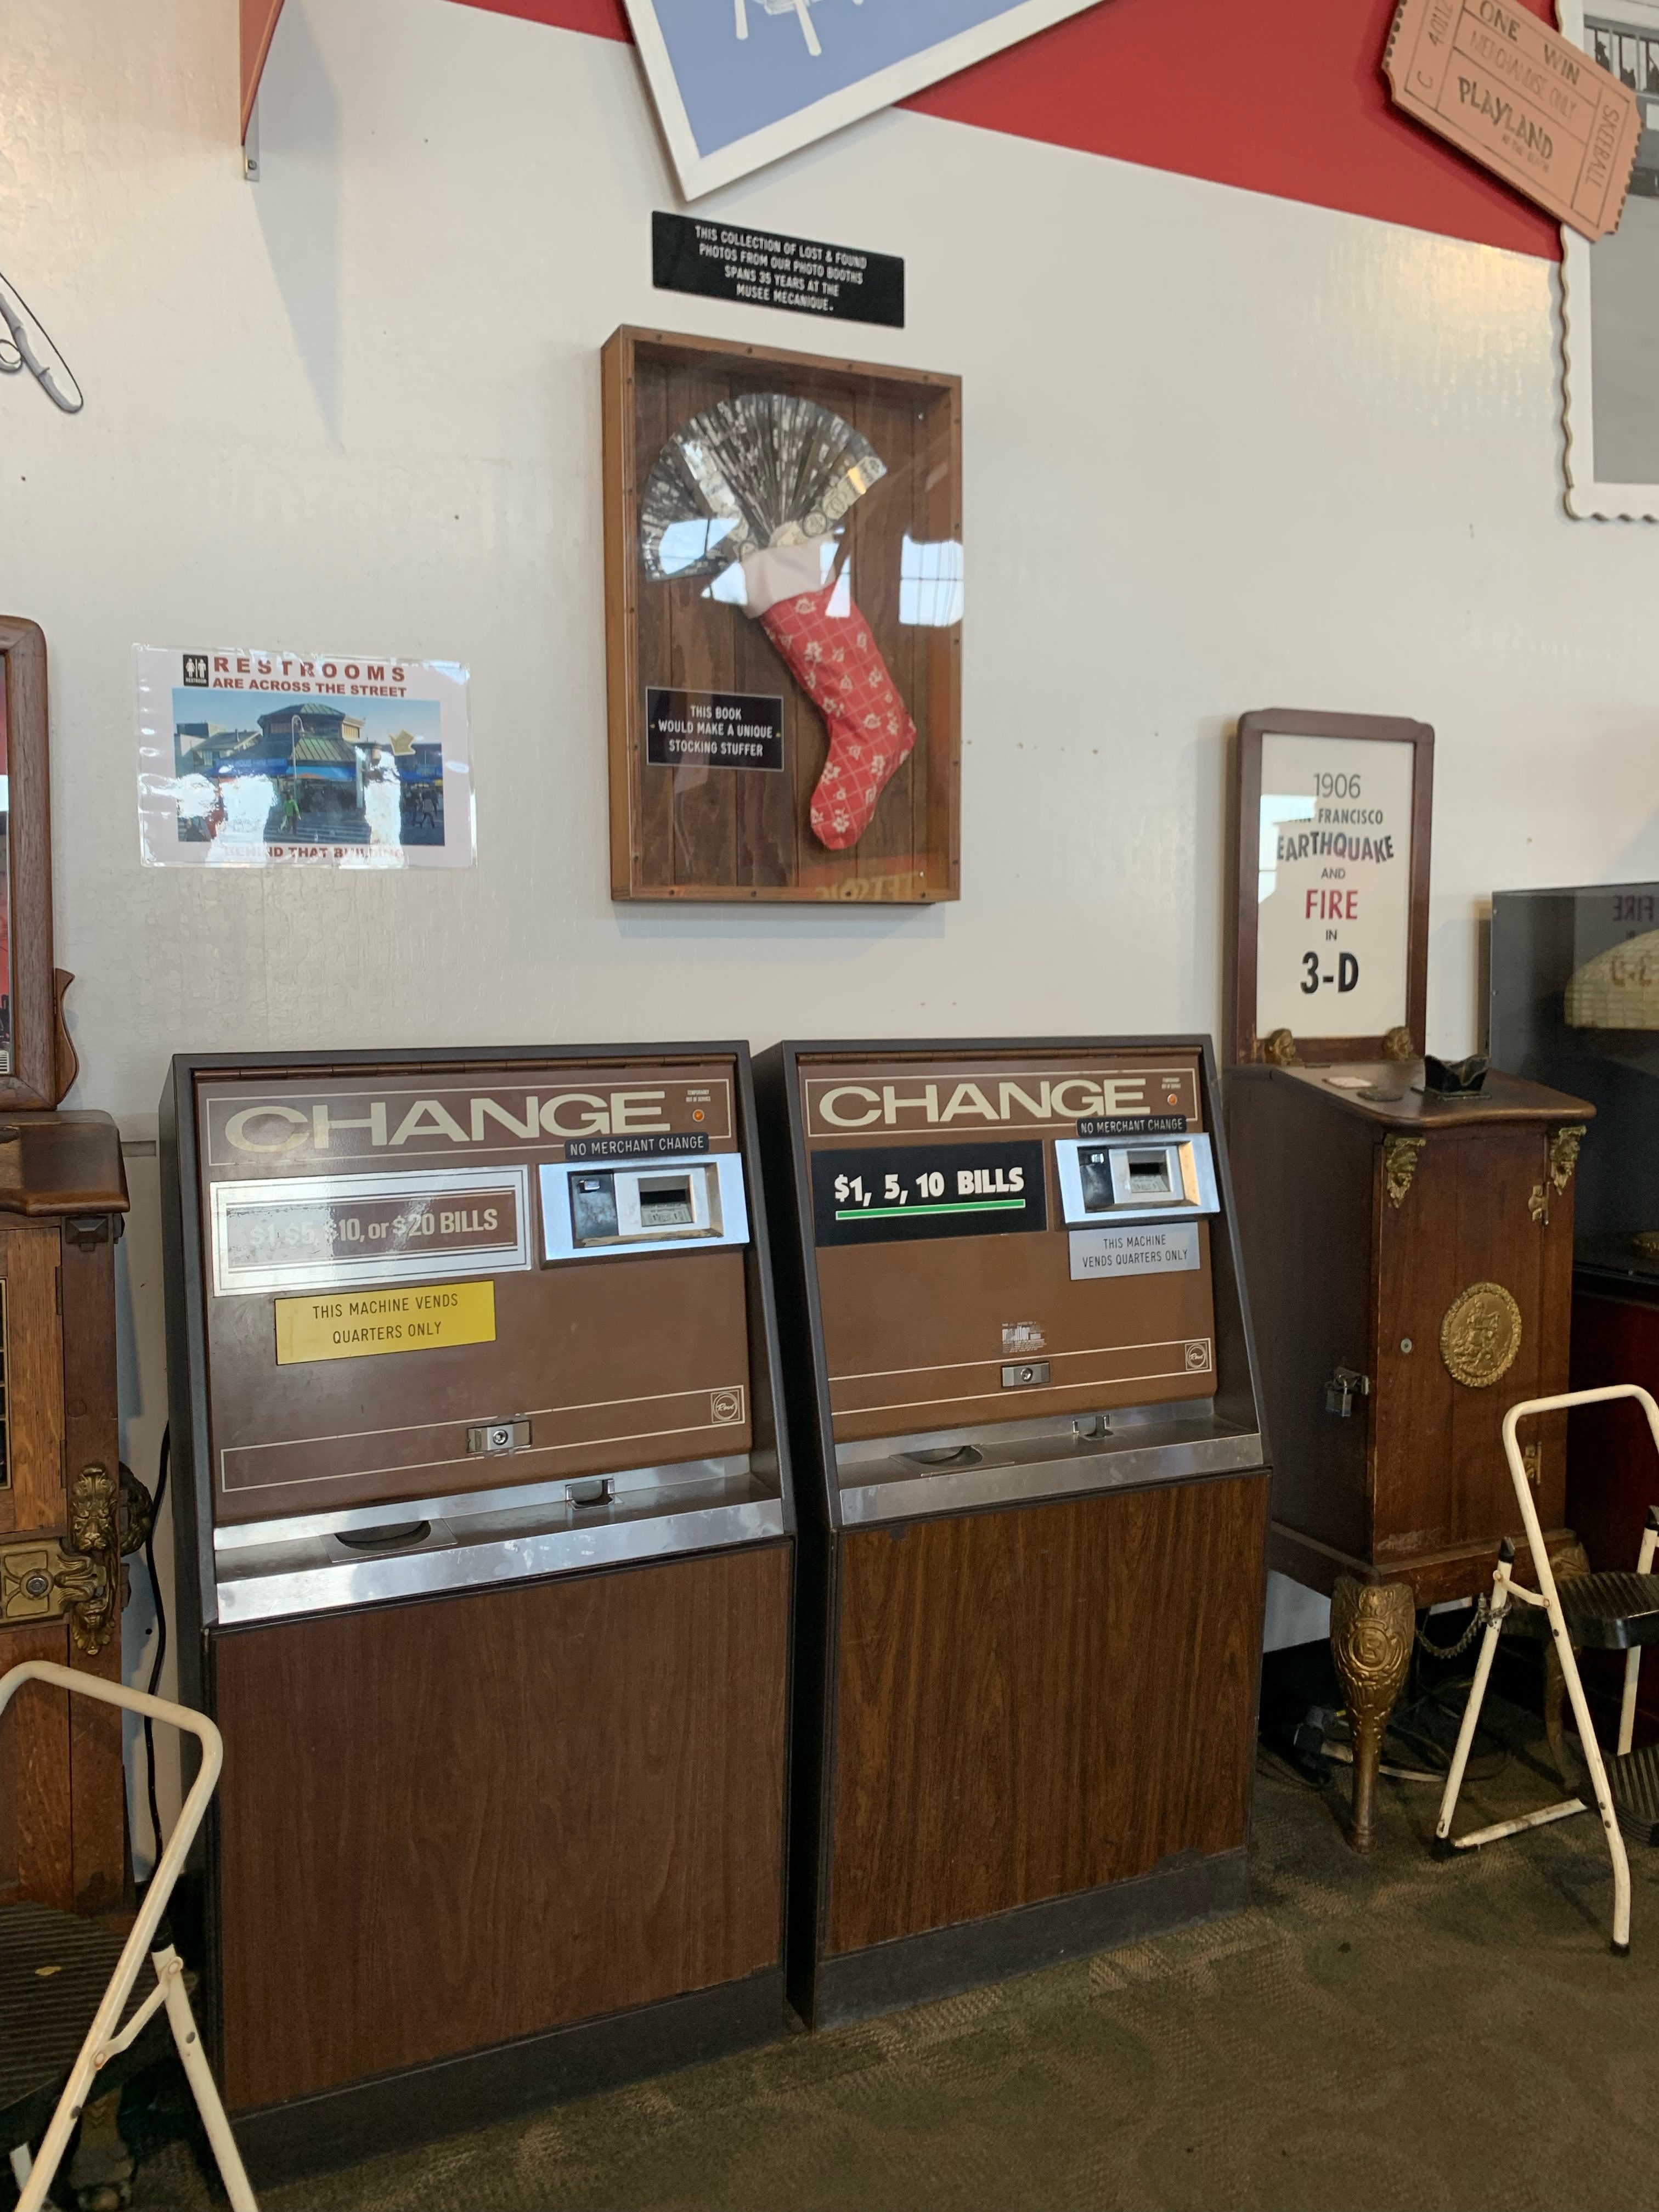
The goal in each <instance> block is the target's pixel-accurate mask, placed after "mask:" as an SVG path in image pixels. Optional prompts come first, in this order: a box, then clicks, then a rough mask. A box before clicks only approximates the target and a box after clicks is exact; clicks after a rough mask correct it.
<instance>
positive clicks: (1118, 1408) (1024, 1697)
mask: <svg viewBox="0 0 1659 2212" xmlns="http://www.w3.org/2000/svg"><path fill="white" fill-rule="evenodd" d="M757 1088H758V1091H759V1094H760V1098H761V1106H762V1112H763V1116H764V1118H765V1128H766V1145H767V1166H768V1174H769V1189H770V1193H771V1198H772V1206H773V1217H774V1222H775V1238H776V1250H777V1266H778V1279H779V1297H780V1308H781V1323H782V1328H783V1335H784V1341H785V1344H786V1346H787V1351H788V1357H789V1370H788V1371H789V1374H790V1377H791V1382H792V1386H793V1391H794V1395H793V1402H792V1418H793V1433H794V1436H795V1439H796V1461H797V1465H798V1466H799V1467H800V1468H804V1470H805V1473H804V1474H803V1476H802V1479H801V1484H800V1492H801V1522H802V1525H801V1535H800V1543H801V1581H800V1596H799V1609H800V1625H799V1636H798V1647H797V1699H796V1707H795V1711H796V1735H795V1749H794V1764H793V1786H792V1799H793V1810H792V1872H791V1905H790V1923H791V1925H790V1949H789V1976H790V1993H791V1996H792V1998H793V2002H795V2004H796V2006H797V2008H799V2010H800V2012H801V2013H802V2015H804V2016H805V2018H806V2019H808V2020H809V2021H813V2022H816V2023H822V2022H826V2021H836V2020H843V2019H848V2018H853V2017H856V2016H858V2015H861V2014H867V2013H870V2012H873V2011H877V2010H879V2009H881V2008H884V2007H887V2006H890V2005H895V2004H902V2003H906V2002H914V2001H915V2000H917V1999H920V1998H924V1997H929V1996H939V1995H941V1994H943V1993H945V1992H946V1991H949V1990H956V1989H960V1988H963V1987H964V1986H966V1985H968V1984H971V1983H975V1982H980V1981H984V1980H987V1979H990V1978H994V1977H996V1976H998V1975H1002V1974H1007V1973H1012V1972H1020V1971H1023V1970H1024V1969H1026V1968H1028V1967H1032V1966H1039V1965H1042V1964H1044V1963H1046V1962H1048V1961H1049V1960H1054V1959H1057V1958H1060V1957H1061V1956H1065V1955H1068V1954H1071V1953H1073V1952H1074V1951H1077V1950H1079V1949H1087V1948H1094V1947H1099V1946H1102V1945H1104V1944H1108V1943H1111V1942H1122V1941H1127V1940H1129V1939H1131V1938H1133V1937H1138V1936H1143V1935H1146V1934H1149V1933H1152V1932H1154V1931H1156V1930H1158V1929H1166V1928H1170V1927H1173V1926H1176V1925H1177V1924H1179V1923H1182V1922H1183V1921H1187V1920H1191V1919H1195V1918H1200V1917H1206V1916H1207V1915H1210V1914H1213V1913H1218V1912H1222V1911H1232V1910H1236V1909H1237V1908H1238V1907H1240V1906H1242V1905H1243V1903H1244V1901H1245V1862H1244V1850H1245V1836H1246V1825H1247V1820H1248V1814H1249V1790H1250V1775H1251V1770H1252V1762H1253V1754H1254V1741H1255V1701H1256V1681H1257V1674H1258V1668H1259V1661H1260V1653H1261V1608H1262V1593H1263V1580H1264V1573H1265V1564H1264V1547H1265V1543H1266V1537H1267V1486H1268V1477H1267V1469H1266V1466H1265V1450H1264V1444H1263V1438H1262V1434H1261V1419H1260V1417H1259V1414H1258V1412H1257V1406H1256V1393H1255V1376H1254V1362H1253V1358H1252V1353H1251V1348H1250V1341H1249V1323H1248V1321H1247V1319H1246V1315H1245V1308H1244V1300H1243V1285H1242V1283H1241V1280H1240V1276H1239V1271H1238V1267H1237V1256H1236V1254H1235V1250H1234V1228H1233V1218H1232V1204H1231V1192H1230V1190H1229V1188H1228V1180H1227V1170H1226V1162H1225V1154H1224V1151H1223V1146H1222V1141H1221V1135H1220V1124H1219V1119H1218V1110H1217V1098H1216V1091H1215V1083H1214V1074H1213V1068H1212V1060H1211V1055H1210V1048H1209V1044H1208V1042H1207V1040H1206V1039H1204V1038H1201V1037H1175V1038H1170V1037H1164V1038H1153V1039H1150V1040H1145V1041H1140V1042H1117V1041H1115V1040H1105V1039H1087V1040H1080V1041H1079V1040H1061V1041H1058V1042H1049V1041H1044V1042H967V1043H963V1042H948V1043H947V1042H939V1043H914V1044H898V1043H877V1044H784V1045H780V1046H778V1047H776V1048H774V1049H773V1050H772V1051H771V1052H769V1053H767V1054H763V1055H762V1056H761V1058H760V1059H759V1060H758V1061H757Z"/></svg>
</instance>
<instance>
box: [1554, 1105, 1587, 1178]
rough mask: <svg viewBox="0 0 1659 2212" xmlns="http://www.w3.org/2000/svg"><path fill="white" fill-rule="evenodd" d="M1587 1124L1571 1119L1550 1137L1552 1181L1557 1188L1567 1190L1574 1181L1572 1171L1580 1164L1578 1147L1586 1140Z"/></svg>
mask: <svg viewBox="0 0 1659 2212" xmlns="http://www.w3.org/2000/svg"><path fill="white" fill-rule="evenodd" d="M1585 1129H1586V1125H1585V1124H1584V1123H1583V1121H1570V1122H1568V1123H1567V1125H1566V1126H1565V1127H1564V1128H1560V1129H1558V1130H1557V1131H1556V1132H1555V1134H1554V1135H1553V1137H1552V1138H1551V1139H1550V1181H1551V1182H1553V1184H1554V1185H1555V1188H1557V1190H1565V1188H1566V1187H1567V1185H1568V1184H1569V1183H1570V1182H1571V1181H1572V1171H1573V1170H1574V1169H1575V1168H1576V1167H1577V1164H1578V1147H1579V1146H1580V1145H1582V1144H1583V1141H1584V1136H1585Z"/></svg>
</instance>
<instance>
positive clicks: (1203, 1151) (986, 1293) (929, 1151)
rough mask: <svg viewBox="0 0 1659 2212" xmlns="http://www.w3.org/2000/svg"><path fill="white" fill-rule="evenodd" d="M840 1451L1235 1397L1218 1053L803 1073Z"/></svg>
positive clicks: (815, 1236) (820, 1061)
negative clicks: (1214, 1069)
mask: <svg viewBox="0 0 1659 2212" xmlns="http://www.w3.org/2000/svg"><path fill="white" fill-rule="evenodd" d="M800 1081H801V1115H802V1124H803V1128H804V1132H805V1144H806V1154H807V1159H806V1171H807V1177H808V1182H809V1185H810V1193H811V1237H812V1242H813V1244H814V1246H815V1249H816V1261H817V1279H818V1291H819V1302H820V1309H821V1314H822V1322H823V1346H824V1357H825V1362H826V1365H827V1369H828V1374H829V1403H830V1411H831V1414H832V1417H833V1421H834V1427H835V1433H836V1438H837V1439H838V1440H839V1441H844V1442H850V1441H853V1440H855V1439H860V1438H866V1437H885V1436H902V1435H908V1434H919V1433H921V1432H932V1431H939V1430H945V1429H955V1428H963V1427H973V1426H975V1425H982V1424H985V1423H989V1422H997V1421H1006V1420H1018V1419H1026V1418H1030V1417H1031V1416H1033V1415H1039V1414H1041V1415H1052V1414H1056V1413H1072V1414H1078V1415H1081V1414H1085V1413H1097V1412H1102V1411H1106V1410H1109V1409H1110V1408H1112V1407H1124V1406H1131V1405H1134V1406H1139V1405H1146V1404H1155V1403H1159V1402H1163V1401H1181V1400H1188V1399H1201V1398H1208V1397H1210V1396H1212V1395H1213V1393H1214V1389H1215V1316H1214V1297H1213V1291H1212V1279H1211V1263H1210V1222H1211V1218H1212V1216H1213V1214H1214V1212H1215V1211H1216V1185H1215V1173H1214V1163H1213V1159H1212V1153H1211V1148H1210V1139H1209V1135H1208V1133H1207V1132H1206V1129H1205V1127H1204V1122H1203V1093H1202V1085H1201V1069H1200V1065H1199V1060H1198V1056H1197V1054H1194V1053H1193V1052H1190V1051H1184V1050H1180V1049H1176V1050H1174V1051H1170V1052H1161V1051H1158V1050H1157V1049H1156V1048H1154V1049H1153V1050H1152V1051H1151V1052H1147V1053H1138V1052H1121V1053H1111V1052H1091V1051H1088V1050H1085V1051H1081V1052H1078V1053H1072V1054H1052V1055H1051V1054H1030V1053H1029V1052H1025V1053H1021V1052H1011V1053H1008V1054H999V1053H997V1052H996V1051H994V1049H988V1048H987V1050H986V1051H985V1052H984V1053H982V1054H974V1055H973V1056H972V1057H969V1056H966V1055H957V1056H951V1057H949V1058H939V1059H929V1058H925V1057H909V1058H905V1059H899V1058H897V1057H894V1058H892V1059H885V1060H836V1059H830V1058H829V1057H827V1056H816V1057H805V1058H803V1060H802V1061H801V1063H800Z"/></svg>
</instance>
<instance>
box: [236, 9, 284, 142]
mask: <svg viewBox="0 0 1659 2212" xmlns="http://www.w3.org/2000/svg"><path fill="white" fill-rule="evenodd" d="M241 10H242V136H243V137H244V138H246V137H247V119H248V118H249V116H250V115H252V112H253V103H254V101H255V100H257V99H258V97H259V78H260V76H261V74H262V72H263V70H264V65H265V56H266V55H267V54H268V53H269V52H270V34H271V33H272V32H273V31H274V30H275V29H276V18H277V17H278V16H279V15H281V14H282V12H283V0H241Z"/></svg>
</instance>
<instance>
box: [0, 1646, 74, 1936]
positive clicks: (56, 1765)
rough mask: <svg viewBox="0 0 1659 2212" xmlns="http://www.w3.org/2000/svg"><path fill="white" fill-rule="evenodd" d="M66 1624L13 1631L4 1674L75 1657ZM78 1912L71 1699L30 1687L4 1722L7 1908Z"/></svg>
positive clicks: (1, 1650)
mask: <svg viewBox="0 0 1659 2212" xmlns="http://www.w3.org/2000/svg"><path fill="white" fill-rule="evenodd" d="M68 1645H69V1631H68V1630H67V1629H66V1628H64V1626H62V1625H61V1624H57V1625H51V1624H43V1625H42V1626H40V1627H39V1628H9V1629H8V1630H6V1632H4V1634H3V1635H0V1668H5V1667H17V1666H21V1664H22V1662H23V1661H24V1660H26V1659H51V1660H53V1661H55V1662H57V1664H58V1666H60V1667H62V1666H64V1665H65V1664H67V1662H68V1659H69V1650H68ZM24 1898H27V1899H32V1900H33V1902H34V1903H35V1904H37V1905H56V1906H57V1907H58V1911H62V1912H70V1911H74V1909H75V1880H74V1850H73V1838H72V1832H71V1827H70V1715H69V1693H68V1692H67V1691H64V1690H53V1689H48V1688H47V1687H46V1684H45V1683H43V1682H27V1683H25V1685H24V1686H23V1687H22V1688H21V1690H20V1691H19V1692H17V1695H16V1696H15V1698H14V1699H12V1701H11V1703H10V1705H9V1706H8V1707H7V1708H6V1713H5V1717H4V1718H3V1720H0V1905H9V1904H12V1903H15V1902H16V1901H17V1900H19V1899H24Z"/></svg>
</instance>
